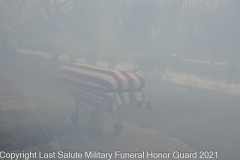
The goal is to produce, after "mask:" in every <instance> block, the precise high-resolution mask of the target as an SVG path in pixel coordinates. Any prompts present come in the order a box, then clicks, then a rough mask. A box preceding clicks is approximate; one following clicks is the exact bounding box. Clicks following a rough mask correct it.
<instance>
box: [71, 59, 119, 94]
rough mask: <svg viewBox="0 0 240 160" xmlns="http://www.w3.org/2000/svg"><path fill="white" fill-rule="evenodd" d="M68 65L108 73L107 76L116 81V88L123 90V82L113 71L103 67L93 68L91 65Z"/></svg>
mask: <svg viewBox="0 0 240 160" xmlns="http://www.w3.org/2000/svg"><path fill="white" fill-rule="evenodd" d="M70 66H72V67H77V68H80V69H85V70H88V71H95V72H98V73H103V74H106V75H109V76H111V77H113V78H114V80H115V81H116V82H117V85H118V88H116V89H120V90H123V82H122V80H121V78H120V77H118V75H117V74H116V73H115V72H114V71H109V70H106V69H105V68H103V69H100V68H94V67H91V66H83V65H78V64H71V65H70Z"/></svg>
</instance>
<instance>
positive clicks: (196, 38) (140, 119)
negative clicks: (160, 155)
mask: <svg viewBox="0 0 240 160" xmlns="http://www.w3.org/2000/svg"><path fill="white" fill-rule="evenodd" d="M239 15H240V1H237V0H232V1H227V0H91V1H90V0H89V1H87V0H22V1H17V0H0V49H1V50H0V115H1V116H0V153H1V158H7V157H6V155H7V154H5V153H3V152H1V151H5V152H8V153H10V152H12V153H19V152H26V153H27V152H30V151H32V152H34V151H41V152H54V153H57V151H60V150H61V151H65V152H68V151H69V152H70V151H71V152H74V151H78V152H83V153H84V152H85V151H89V150H92V151H103V152H109V153H110V152H111V153H113V152H114V151H116V150H121V151H125V152H142V151H155V152H164V153H166V152H169V153H171V154H173V153H174V151H175V150H180V151H182V152H183V151H185V152H191V151H197V152H198V154H200V152H201V151H207V152H208V154H211V153H210V152H211V151H212V153H213V158H216V159H220V160H225V159H228V160H236V159H239V158H240V155H239V149H240V146H239V144H240V141H239V134H240V128H239V123H238V122H239V120H240V119H239V117H240V109H239V104H240V101H239V96H240V71H239V60H240V54H239V51H240V45H239V38H240V37H239V35H240V29H239V28H240V17H239ZM73 63H74V64H73ZM74 65H80V66H81V65H83V66H84V67H92V68H91V69H89V70H91V71H96V70H97V71H99V73H98V72H96V73H95V72H87V73H86V74H87V76H89V75H91V76H92V77H94V76H95V78H96V79H97V80H96V81H94V82H96V83H97V82H99V81H100V80H99V78H102V77H101V76H103V75H101V74H100V73H108V74H110V72H112V73H114V76H115V77H114V76H113V79H111V78H109V77H108V78H105V79H104V80H109V79H111V80H109V82H111V85H112V84H114V85H119V83H120V84H121V83H122V85H123V87H124V85H125V81H124V82H119V81H116V82H115V81H114V80H116V75H115V74H116V73H118V76H119V73H120V72H121V73H122V72H123V71H124V74H123V75H122V76H119V77H120V79H121V78H122V77H125V76H126V73H127V74H128V73H129V74H130V75H132V74H133V75H137V76H138V77H141V78H143V79H144V81H145V83H144V84H145V86H144V87H143V88H137V89H136V88H133V89H136V90H134V91H135V92H137V91H142V90H143V91H144V92H145V94H146V96H147V97H148V98H149V101H150V102H151V104H152V109H151V110H145V109H143V108H139V107H138V108H134V107H133V108H131V107H129V108H128V107H126V109H125V108H124V107H123V108H124V109H123V110H122V119H123V122H122V121H121V125H122V126H121V127H122V128H121V133H119V134H117V135H115V134H113V133H112V130H113V127H112V125H113V124H114V123H113V121H112V120H110V122H106V123H105V121H103V122H102V123H101V126H102V127H101V134H100V135H98V136H96V135H95V136H94V135H92V128H93V126H94V124H92V122H90V123H89V119H88V118H89V116H90V117H91V116H92V112H91V111H89V112H90V113H89V112H88V111H87V110H88V107H87V109H86V108H84V107H86V106H91V105H92V104H93V105H95V106H101V104H100V102H99V103H98V102H97V103H96V102H94V103H92V102H91V101H93V100H91V99H90V100H86V101H85V99H88V97H84V96H83V97H84V98H83V100H82V99H81V98H80V99H81V100H79V102H77V101H76V102H75V100H76V99H77V100H78V98H76V97H77V96H75V95H74V96H72V94H69V92H67V91H66V90H62V88H61V85H60V84H59V79H61V78H62V77H61V76H62V74H63V73H64V74H65V73H66V72H65V71H64V72H63V71H62V73H61V69H66V68H61V67H63V66H71V67H73V66H74ZM59 68H61V69H60V71H59ZM102 68H103V70H104V71H101V72H100V70H101V69H102ZM68 69H69V68H68ZM66 70H67V69H66ZM69 70H70V69H69ZM119 70H121V71H119ZM74 71H76V72H77V73H80V72H81V71H80V70H78V71H77V70H76V68H75V70H74ZM125 71H126V73H125ZM81 74H82V73H81ZM133 75H132V77H135V78H136V76H133ZM66 76H69V75H67V74H66V75H64V76H63V77H64V78H66ZM81 76H82V77H84V76H83V75H81ZM81 76H79V77H80V79H81ZM59 77H60V78H59ZM79 77H78V78H79ZM119 77H118V80H119ZM130 77H131V76H130ZM128 78H129V77H128ZM69 79H71V78H69ZM71 80H72V79H71ZM138 80H139V79H138ZM133 81H134V82H133ZM141 82H142V81H141V80H140V81H139V82H136V80H135V79H134V80H133V78H132V79H131V78H130V80H129V84H128V85H129V87H130V86H132V83H136V84H134V85H136V86H137V85H139V83H141ZM81 83H83V82H82V81H81ZM84 83H87V85H89V84H88V83H90V82H89V81H87V80H86V82H84ZM74 84H75V83H74ZM84 85H85V84H84ZM134 85H133V86H134ZM120 86H121V85H120ZM136 86H135V87H136ZM140 86H141V85H140ZM81 87H82V86H81ZM92 87H96V84H94V85H93V86H90V88H92ZM97 87H99V86H97ZM98 89H99V88H98ZM104 89H106V88H104ZM124 89H125V88H124ZM124 89H123V90H124ZM100 90H101V91H103V88H100ZM110 91H113V92H115V90H114V89H113V90H108V91H107V92H106V94H108V95H109V94H110ZM127 91H129V90H127ZM119 92H120V91H117V93H119ZM129 92H133V91H129ZM112 95H114V93H113V94H112ZM136 95H137V94H136ZM136 95H135V96H136ZM119 97H121V96H119ZM136 97H137V96H136ZM143 97H144V96H143ZM114 98H115V99H114V100H115V101H116V104H117V103H119V104H120V102H119V101H120V100H116V97H114ZM121 98H122V97H121ZM124 98H125V97H124ZM129 99H130V98H129ZM141 100H142V101H144V99H143V98H142V99H141ZM89 101H90V102H89ZM85 103H86V105H83V104H85ZM88 103H89V104H88ZM114 103H115V102H114ZM124 103H125V102H124ZM124 103H123V104H124ZM143 103H145V102H143ZM76 104H79V105H80V106H84V107H83V114H80V113H79V116H80V118H79V116H78V117H77V118H76V117H71V115H72V113H73V112H74V113H75V112H79V111H78V110H76V111H74V110H75V105H76ZM116 106H117V107H122V105H120V106H118V105H116ZM97 111H98V110H97ZM104 111H105V110H104ZM81 112H82V110H81ZM101 113H102V112H101ZM107 113H108V112H107ZM94 114H95V112H94ZM95 116H96V117H98V115H95ZM115 116H116V117H118V116H119V115H115ZM70 117H71V118H70ZM116 117H114V118H116ZM74 118H76V119H77V120H76V121H78V122H77V123H71V121H72V122H73V121H74ZM91 118H92V117H91ZM118 118H119V117H118ZM78 119H79V120H78ZM91 121H92V119H91ZM99 121H100V120H99ZM111 121H112V123H113V124H112V123H111ZM119 123H120V122H119ZM98 125H99V124H98ZM114 127H115V126H114ZM114 129H115V131H116V128H114ZM94 133H95V130H94ZM176 141H177V142H176ZM80 143H81V144H80ZM185 152H184V153H185ZM216 153H217V154H216ZM2 156H5V157H2ZM39 156H40V155H37V157H36V158H40V157H39ZM47 156H48V157H46V159H52V158H54V157H51V155H47ZM22 158H24V157H22ZM32 158H33V159H35V158H34V157H32ZM65 158H69V159H74V158H76V157H72V158H71V157H65ZM85 158H86V157H85ZM92 158H93V157H92ZM104 158H106V159H107V157H104ZM115 158H116V159H118V158H120V157H115ZM135 158H136V157H135ZM138 158H139V157H138ZM147 158H149V157H146V155H145V156H144V159H147ZM171 158H172V157H171ZM171 158H166V159H171ZM185 158H187V157H185ZM190 158H192V159H194V157H189V159H190ZM198 158H200V157H198ZM207 158H210V157H207ZM58 159H61V158H59V157H58ZM83 159H84V156H83ZM120 159H121V158H120ZM150 159H152V158H150Z"/></svg>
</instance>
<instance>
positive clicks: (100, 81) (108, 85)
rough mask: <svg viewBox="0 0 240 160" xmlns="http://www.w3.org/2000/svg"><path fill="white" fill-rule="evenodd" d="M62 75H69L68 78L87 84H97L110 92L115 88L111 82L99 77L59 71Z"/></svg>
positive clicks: (63, 70)
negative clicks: (81, 80)
mask: <svg viewBox="0 0 240 160" xmlns="http://www.w3.org/2000/svg"><path fill="white" fill-rule="evenodd" d="M59 72H60V74H64V75H68V76H72V77H74V78H77V79H83V80H85V81H87V82H91V83H95V84H99V85H100V86H103V87H105V88H107V89H109V90H113V86H112V84H111V83H110V82H108V81H106V80H103V79H101V78H99V77H96V76H90V75H86V74H83V73H77V72H74V71H71V70H65V69H60V70H59Z"/></svg>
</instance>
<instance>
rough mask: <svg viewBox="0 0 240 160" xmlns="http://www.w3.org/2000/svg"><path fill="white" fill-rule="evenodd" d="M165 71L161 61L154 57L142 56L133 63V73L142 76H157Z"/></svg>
mask: <svg viewBox="0 0 240 160" xmlns="http://www.w3.org/2000/svg"><path fill="white" fill-rule="evenodd" d="M164 71H165V65H164V63H163V61H159V60H158V59H157V58H156V57H152V56H144V57H141V58H139V59H137V60H136V62H135V63H134V65H133V73H134V74H136V75H137V76H140V77H143V78H159V77H161V76H162V75H163V73H164Z"/></svg>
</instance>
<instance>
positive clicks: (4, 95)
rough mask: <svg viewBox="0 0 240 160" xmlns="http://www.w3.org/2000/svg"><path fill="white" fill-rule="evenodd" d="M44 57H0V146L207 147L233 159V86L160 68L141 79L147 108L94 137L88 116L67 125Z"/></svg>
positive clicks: (68, 102) (65, 103)
mask: <svg viewBox="0 0 240 160" xmlns="http://www.w3.org/2000/svg"><path fill="white" fill-rule="evenodd" d="M46 57H47V56H46ZM46 57H39V56H36V55H32V54H25V53H19V54H18V55H17V56H15V57H1V60H0V66H1V69H0V86H1V90H0V110H1V111H0V114H1V116H0V119H1V121H0V125H1V129H0V130H1V131H0V135H1V136H0V137H1V138H0V141H1V143H0V148H1V150H5V151H9V152H16V151H18V152H21V151H38V150H41V151H49V152H50V151H58V150H63V151H70V150H71V151H86V150H98V151H99V150H101V151H105V152H106V151H108V152H110V151H115V150H121V151H126V152H134V151H135V152H140V151H146V150H152V151H157V152H160V151H161V152H173V151H174V150H180V151H182V152H183V151H188V152H193V151H194V150H197V151H210V150H213V151H217V152H218V157H219V158H218V159H220V160H224V159H228V160H235V159H239V158H240V156H239V153H238V151H239V145H238V144H239V142H240V140H239V138H238V137H239V133H240V128H239V123H238V122H239V115H240V108H239V104H240V103H239V102H240V100H239V94H238V93H239V90H238V87H239V86H238V85H229V84H226V83H224V82H221V81H213V80H205V79H199V78H197V77H195V76H192V75H190V76H189V75H184V74H180V73H174V72H171V71H167V73H166V74H165V75H164V76H163V77H162V79H159V80H148V81H147V84H146V87H145V91H146V93H147V94H148V96H149V99H150V100H151V101H152V104H153V107H154V108H153V109H152V110H145V109H141V108H137V109H136V108H133V109H127V110H124V111H123V118H124V119H125V120H126V121H124V124H123V126H124V128H123V131H122V133H121V134H120V135H117V136H116V135H114V134H112V130H113V129H112V127H109V126H112V124H109V123H106V124H105V125H103V128H102V135H101V136H100V137H94V136H92V135H90V133H91V127H90V126H89V123H88V119H87V117H85V116H81V119H80V122H79V123H78V124H77V126H73V125H71V123H70V120H69V116H70V115H71V113H72V112H73V109H74V100H73V99H72V98H71V97H69V96H68V95H66V94H65V93H63V92H61V91H60V90H59V89H58V86H57V84H56V81H57V76H56V75H57V73H56V67H54V66H52V63H51V61H50V60H49V59H48V58H46ZM62 63H64V62H62Z"/></svg>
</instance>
